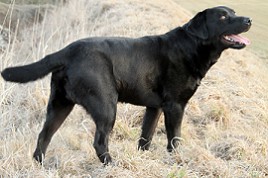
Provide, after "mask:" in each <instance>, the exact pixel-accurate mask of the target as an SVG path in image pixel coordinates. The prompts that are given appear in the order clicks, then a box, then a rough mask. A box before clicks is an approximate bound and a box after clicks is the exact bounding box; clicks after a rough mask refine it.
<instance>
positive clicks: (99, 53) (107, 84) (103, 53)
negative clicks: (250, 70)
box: [2, 7, 251, 164]
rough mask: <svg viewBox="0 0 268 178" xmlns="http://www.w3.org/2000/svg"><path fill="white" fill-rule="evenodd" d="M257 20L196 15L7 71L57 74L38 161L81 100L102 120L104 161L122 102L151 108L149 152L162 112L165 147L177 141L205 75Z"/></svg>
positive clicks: (229, 13) (227, 12)
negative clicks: (153, 32) (161, 30)
mask: <svg viewBox="0 0 268 178" xmlns="http://www.w3.org/2000/svg"><path fill="white" fill-rule="evenodd" d="M250 26H251V19H250V18H247V17H239V16H236V15H235V12H234V11H233V10H232V9H230V8H228V7H215V8H211V9H206V10H204V11H203V12H200V13H198V14H197V15H196V16H195V17H194V18H193V19H192V20H190V22H188V23H187V24H185V25H184V26H183V27H178V28H176V29H174V30H172V31H170V32H168V33H166V34H164V35H159V36H147V37H143V38H138V39H130V38H88V39H82V40H79V41H76V42H74V43H72V44H70V45H69V46H67V47H66V48H64V49H62V50H60V51H58V52H56V53H54V54H51V55H48V56H46V57H45V58H44V59H42V60H40V61H39V62H36V63H33V64H29V65H25V66H20V67H13V68H7V69H5V70H4V71H3V72H2V76H3V78H4V79H5V80H7V81H12V82H19V83H25V82H30V81H34V80H37V79H39V78H42V77H44V76H45V75H47V74H49V73H50V72H52V79H51V95H50V100H49V103H48V107H47V118H46V122H45V124H44V128H43V130H42V131H41V133H40V134H39V138H38V141H37V147H36V150H35V153H34V158H35V159H36V160H38V161H40V162H42V159H43V156H44V155H45V152H46V149H47V146H48V144H49V142H50V140H51V138H52V136H53V134H54V133H55V132H56V131H57V129H58V128H59V127H60V125H61V124H62V123H63V121H64V120H65V118H66V117H67V116H68V114H69V113H70V112H71V110H72V109H73V107H74V105H75V104H79V105H82V106H83V107H84V108H85V109H86V111H87V112H88V113H89V114H90V115H91V116H92V118H93V120H94V121H95V124H96V133H95V140H94V148H95V150H96V153H97V155H98V157H99V159H100V160H101V162H103V163H105V164H107V163H109V162H111V157H110V155H109V152H108V137H109V134H110V132H111V130H112V128H113V125H114V122H115V117H116V107H117V102H127V103H132V104H135V105H140V106H146V113H145V116H144V121H143V126H142V133H141V139H140V141H139V148H140V149H142V150H147V149H149V145H150V142H151V140H152V137H153V133H154V130H155V127H156V125H157V122H158V118H159V115H160V114H161V112H162V111H163V112H164V116H165V127H166V132H167V139H168V144H167V149H168V151H172V149H173V148H175V147H176V146H177V144H178V139H177V138H179V137H180V132H181V122H182V117H183V112H184V108H185V105H186V104H187V102H188V100H189V99H190V98H191V96H192V95H193V94H194V92H195V91H196V89H197V88H198V86H199V85H200V81H201V79H202V78H203V77H204V76H205V74H206V72H207V71H208V70H209V68H210V67H211V66H212V65H213V64H214V63H215V62H216V61H217V59H218V58H219V57H220V55H221V53H222V51H223V50H225V49H227V48H235V49H241V48H244V47H245V46H246V45H247V44H249V41H248V40H247V39H246V38H243V37H241V36H239V35H238V34H239V33H242V32H246V31H248V30H249V28H250Z"/></svg>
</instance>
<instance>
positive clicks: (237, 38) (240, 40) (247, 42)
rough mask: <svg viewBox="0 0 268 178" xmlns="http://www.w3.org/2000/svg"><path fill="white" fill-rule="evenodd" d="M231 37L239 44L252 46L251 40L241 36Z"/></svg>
mask: <svg viewBox="0 0 268 178" xmlns="http://www.w3.org/2000/svg"><path fill="white" fill-rule="evenodd" d="M229 37H230V38H232V39H233V40H235V41H237V42H240V43H244V44H245V45H249V44H250V41H249V39H247V38H246V37H242V36H240V35H229Z"/></svg>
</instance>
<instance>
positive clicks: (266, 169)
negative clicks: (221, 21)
mask: <svg viewBox="0 0 268 178" xmlns="http://www.w3.org/2000/svg"><path fill="white" fill-rule="evenodd" d="M191 16H192V15H191V14H190V13H189V12H188V11H187V10H185V9H183V8H181V7H180V6H179V5H178V4H176V3H174V2H173V1H172V0H168V1H161V0H154V1H153V0H149V1H141V0H129V1H128V3H125V1H123V0H102V1H93V0H77V1H70V2H69V3H67V4H66V5H65V6H63V7H58V8H57V9H55V10H54V11H53V12H51V13H49V14H45V17H44V21H43V23H42V24H38V23H36V25H34V26H33V27H30V28H28V29H26V30H25V31H24V33H23V36H21V37H20V38H19V39H20V40H17V39H16V37H14V38H13V40H12V41H9V43H8V45H7V47H6V49H5V50H4V51H3V53H1V54H0V59H1V66H0V69H1V70H2V69H4V68H5V67H7V66H11V65H20V64H26V63H31V62H33V61H36V60H39V59H40V58H42V57H43V56H45V55H46V54H49V53H52V52H55V51H57V50H59V49H61V48H63V47H64V46H66V45H67V44H69V43H70V42H72V41H74V40H76V39H79V38H84V37H88V36H131V37H139V36H143V35H148V34H161V33H164V32H166V31H168V30H170V29H172V28H175V27H176V26H178V25H182V24H184V23H185V22H187V21H188V20H189V19H190V18H191ZM266 74H267V64H266V66H265V64H264V63H263V61H262V60H261V59H259V58H258V56H256V55H254V54H251V53H249V52H247V51H246V50H242V51H234V50H229V51H227V52H225V53H224V54H223V55H222V57H221V59H220V61H219V62H218V63H217V64H216V65H215V66H214V67H213V68H212V69H211V71H210V72H209V73H208V74H207V76H206V78H205V79H204V80H203V81H202V84H201V86H200V88H199V90H198V92H197V93H196V94H195V95H194V97H193V98H192V99H191V100H190V102H189V104H188V106H187V109H186V113H185V117H184V122H183V128H182V139H183V141H182V144H181V146H180V147H179V148H178V149H177V152H176V153H174V154H168V153H167V152H166V136H165V129H164V124H163V117H161V119H160V122H159V125H158V127H157V130H156V133H155V136H154V139H153V142H152V146H151V149H150V151H145V152H141V151H137V149H136V145H137V141H138V139H139V135H140V125H141V122H142V115H143V112H144V109H143V108H142V107H135V106H132V105H129V104H119V107H118V112H117V120H116V125H115V127H114V130H113V132H112V135H111V139H110V152H111V155H112V156H113V158H114V164H113V165H109V166H106V167H104V166H103V165H101V163H100V162H99V160H98V158H97V156H96V155H95V151H94V149H93V147H92V142H93V136H94V124H93V122H92V121H91V119H90V116H88V115H87V114H86V112H85V111H84V110H83V109H82V108H81V107H79V106H77V107H76V108H75V110H74V111H73V112H72V113H71V115H70V116H69V117H68V119H67V120H66V122H65V123H64V124H63V126H62V127H61V128H60V129H59V131H58V132H57V133H56V134H55V136H54V137H53V140H52V142H51V144H50V146H49V148H48V151H47V155H46V159H45V163H44V166H40V165H38V164H36V162H35V161H33V159H32V153H33V151H34V149H35V145H36V139H37V135H38V133H39V131H40V130H41V127H42V124H43V122H44V119H45V113H46V103H47V99H48V96H49V77H46V78H44V79H42V80H39V81H37V82H34V83H29V84H25V85H19V84H13V83H7V82H4V81H3V79H2V78H0V95H1V97H0V104H1V107H0V138H1V139H0V177H265V176H268V133H267V132H268V115H267V111H268V94H267V93H268V87H267V83H268V79H267V76H266Z"/></svg>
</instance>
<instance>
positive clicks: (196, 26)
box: [183, 6, 252, 49]
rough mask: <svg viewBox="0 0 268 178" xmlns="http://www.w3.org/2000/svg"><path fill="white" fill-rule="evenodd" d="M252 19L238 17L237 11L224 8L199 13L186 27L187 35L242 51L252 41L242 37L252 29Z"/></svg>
mask: <svg viewBox="0 0 268 178" xmlns="http://www.w3.org/2000/svg"><path fill="white" fill-rule="evenodd" d="M251 21H252V20H251V19H250V18H248V17H242V16H236V15H235V11H234V10H232V9H230V8H228V7H224V6H219V7H214V8H210V9H206V10H204V11H202V12H199V13H198V14H197V15H196V16H195V17H194V18H193V19H192V20H190V22H188V23H187V24H185V25H184V27H183V28H184V29H185V31H186V32H187V33H189V34H190V35H192V36H195V37H197V38H199V39H202V40H206V41H215V40H216V41H217V43H221V46H223V47H224V48H234V49H242V48H244V47H245V46H246V45H249V44H250V41H249V40H248V39H247V38H245V37H242V36H240V35H239V34H240V33H243V32H246V31H248V30H249V28H250V27H251Z"/></svg>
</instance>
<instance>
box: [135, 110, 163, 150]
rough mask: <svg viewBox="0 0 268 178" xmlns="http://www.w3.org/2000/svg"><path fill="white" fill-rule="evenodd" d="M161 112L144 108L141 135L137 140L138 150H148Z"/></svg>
mask: <svg viewBox="0 0 268 178" xmlns="http://www.w3.org/2000/svg"><path fill="white" fill-rule="evenodd" d="M161 112H162V110H161V109H159V108H151V107H147V108H146V111H145V115H144V117H143V124H142V133H141V138H140V140H139V145H138V149H141V150H148V149H149V147H150V144H151V141H152V138H153V134H154V131H155V128H156V126H157V122H158V120H159V116H160V115H161Z"/></svg>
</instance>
